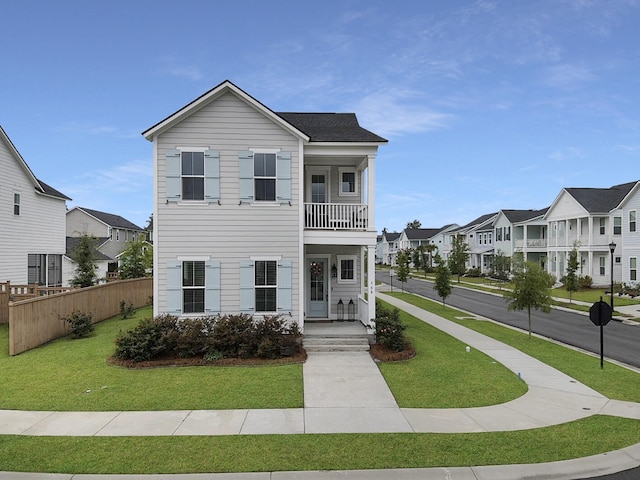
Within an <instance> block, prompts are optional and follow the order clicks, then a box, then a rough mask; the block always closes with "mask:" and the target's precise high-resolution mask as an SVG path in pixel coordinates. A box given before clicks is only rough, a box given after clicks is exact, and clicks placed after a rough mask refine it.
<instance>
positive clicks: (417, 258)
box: [411, 245, 424, 270]
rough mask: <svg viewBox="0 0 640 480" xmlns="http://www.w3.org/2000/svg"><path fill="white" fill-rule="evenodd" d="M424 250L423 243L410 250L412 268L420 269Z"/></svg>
mask: <svg viewBox="0 0 640 480" xmlns="http://www.w3.org/2000/svg"><path fill="white" fill-rule="evenodd" d="M423 251H424V245H418V246H417V247H416V248H414V249H413V250H412V251H411V261H412V262H413V268H415V269H416V270H420V267H421V266H422V257H423V254H422V252H423Z"/></svg>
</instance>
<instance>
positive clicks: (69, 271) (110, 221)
mask: <svg viewBox="0 0 640 480" xmlns="http://www.w3.org/2000/svg"><path fill="white" fill-rule="evenodd" d="M66 232H67V237H80V236H82V235H84V234H87V235H93V236H94V237H96V238H97V239H98V245H97V251H98V252H100V258H99V259H98V278H101V279H106V278H107V277H109V276H114V277H115V275H116V274H117V271H118V261H117V256H118V255H119V254H120V253H121V252H122V251H123V250H124V249H125V248H126V245H127V242H129V241H136V240H146V232H145V230H144V228H141V227H139V226H137V225H136V224H134V223H132V222H130V221H129V220H127V219H126V218H123V217H121V216H120V215H114V214H112V213H105V212H99V211H98V210H92V209H89V208H84V207H74V208H72V209H71V210H69V211H68V212H67V218H66ZM70 245H71V246H73V245H75V242H67V246H68V247H69V246H70ZM72 254H73V251H72V247H71V248H67V255H66V257H65V261H64V279H65V285H67V284H69V282H70V281H71V279H72V278H73V277H74V275H75V268H76V266H75V263H74V262H73V261H72V260H71V256H72Z"/></svg>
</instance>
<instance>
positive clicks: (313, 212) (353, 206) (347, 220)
mask: <svg viewBox="0 0 640 480" xmlns="http://www.w3.org/2000/svg"><path fill="white" fill-rule="evenodd" d="M368 226H369V211H368V205H366V204H360V203H305V204H304V228H309V229H315V230H366V229H367V228H368Z"/></svg>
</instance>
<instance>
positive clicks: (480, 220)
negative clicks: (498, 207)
mask: <svg viewBox="0 0 640 480" xmlns="http://www.w3.org/2000/svg"><path fill="white" fill-rule="evenodd" d="M497 214H498V212H494V213H487V214H486V215H482V216H480V217H478V218H476V219H475V220H472V221H470V222H469V223H467V224H466V225H463V226H462V227H460V228H456V229H455V230H454V232H458V231H460V230H465V229H467V228H469V227H473V226H475V225H481V224H483V223H484V222H486V221H487V220H489V219H490V218H491V217H494V216H496V215H497Z"/></svg>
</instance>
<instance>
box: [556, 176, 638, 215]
mask: <svg viewBox="0 0 640 480" xmlns="http://www.w3.org/2000/svg"><path fill="white" fill-rule="evenodd" d="M636 183H638V180H636V181H635V182H629V183H623V184H621V185H614V186H613V187H611V188H565V191H567V192H568V193H569V195H571V196H572V197H573V198H575V199H576V201H577V202H578V203H579V204H580V205H582V206H583V207H584V208H585V209H586V210H587V212H589V213H608V212H610V211H611V210H613V209H614V208H616V207H617V206H618V205H620V202H622V200H624V198H625V197H626V196H627V195H628V194H629V192H630V191H631V189H632V188H633V187H634V186H635V185H636Z"/></svg>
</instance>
